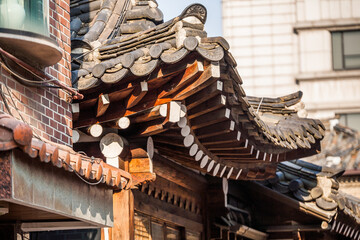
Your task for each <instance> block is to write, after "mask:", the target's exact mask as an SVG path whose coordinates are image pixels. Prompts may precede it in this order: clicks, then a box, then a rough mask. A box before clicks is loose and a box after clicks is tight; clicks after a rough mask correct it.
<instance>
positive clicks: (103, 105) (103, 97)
mask: <svg viewBox="0 0 360 240" xmlns="http://www.w3.org/2000/svg"><path fill="white" fill-rule="evenodd" d="M109 104H110V100H109V95H108V94H100V96H99V99H98V105H97V110H96V117H100V116H102V115H104V114H105V112H106V110H107V109H108V107H109Z"/></svg>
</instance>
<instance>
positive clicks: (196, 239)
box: [186, 231, 200, 240]
mask: <svg viewBox="0 0 360 240" xmlns="http://www.w3.org/2000/svg"><path fill="white" fill-rule="evenodd" d="M186 240H200V233H195V232H189V231H186Z"/></svg>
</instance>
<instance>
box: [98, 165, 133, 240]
mask: <svg viewBox="0 0 360 240" xmlns="http://www.w3.org/2000/svg"><path fill="white" fill-rule="evenodd" d="M119 161H120V160H119ZM119 164H120V163H119ZM125 170H126V171H128V170H129V166H128V162H125ZM113 214H114V226H113V227H112V228H110V229H109V230H108V239H106V237H105V235H106V234H101V240H118V239H129V240H133V239H134V195H133V193H132V191H131V190H122V191H116V192H114V194H113ZM104 231H106V229H105V230H104Z"/></svg>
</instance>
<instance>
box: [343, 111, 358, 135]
mask: <svg viewBox="0 0 360 240" xmlns="http://www.w3.org/2000/svg"><path fill="white" fill-rule="evenodd" d="M339 122H340V124H341V125H344V126H346V127H349V128H352V129H355V130H357V131H360V113H347V114H340V119H339Z"/></svg>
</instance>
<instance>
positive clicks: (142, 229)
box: [134, 212, 151, 240]
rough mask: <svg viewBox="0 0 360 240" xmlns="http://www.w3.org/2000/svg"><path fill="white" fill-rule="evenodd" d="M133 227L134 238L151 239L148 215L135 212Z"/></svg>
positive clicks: (140, 239)
mask: <svg viewBox="0 0 360 240" xmlns="http://www.w3.org/2000/svg"><path fill="white" fill-rule="evenodd" d="M134 228H135V240H151V238H150V217H148V216H146V215H143V214H140V213H137V212H135V214H134Z"/></svg>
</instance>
